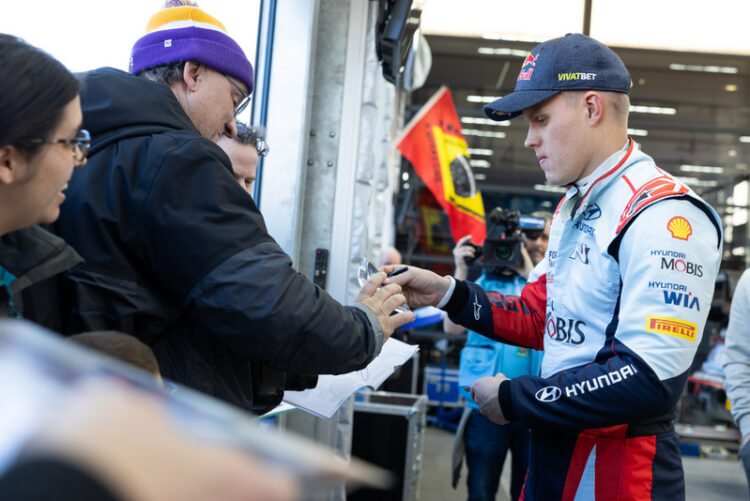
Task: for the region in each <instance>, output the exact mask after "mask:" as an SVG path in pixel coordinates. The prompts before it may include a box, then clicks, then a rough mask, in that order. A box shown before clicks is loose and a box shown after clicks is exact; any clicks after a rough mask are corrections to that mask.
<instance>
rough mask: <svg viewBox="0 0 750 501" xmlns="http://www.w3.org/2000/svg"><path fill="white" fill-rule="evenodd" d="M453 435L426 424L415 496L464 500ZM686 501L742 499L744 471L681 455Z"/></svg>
mask: <svg viewBox="0 0 750 501" xmlns="http://www.w3.org/2000/svg"><path fill="white" fill-rule="evenodd" d="M452 447H453V434H452V433H450V432H447V431H444V430H440V429H437V428H434V427H431V426H428V427H427V428H426V430H425V439H424V453H423V456H422V458H423V460H422V461H423V462H422V474H421V476H420V483H419V486H420V487H419V499H421V500H429V501H448V500H451V501H453V500H464V499H466V466H465V465H464V468H463V471H462V475H461V480H460V483H459V485H458V488H457V489H455V490H454V489H453V488H452V487H451V480H450V479H451V473H450V459H451V449H452ZM682 461H683V467H684V468H685V483H686V487H685V490H686V494H687V496H686V497H687V501H706V500H721V501H735V500H737V501H744V500H747V499H748V489H747V483H746V480H745V474H744V472H743V471H742V469H741V467H740V465H739V463H738V462H737V461H736V459H729V460H727V459H704V458H693V457H684V458H682ZM508 464H509V462H508V461H506V467H505V468H503V475H502V477H501V479H500V491H501V492H499V493H498V496H497V501H508V499H509V497H508V486H509V483H510V475H509V468H508V466H507V465H508Z"/></svg>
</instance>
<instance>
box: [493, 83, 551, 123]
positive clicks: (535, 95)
mask: <svg viewBox="0 0 750 501" xmlns="http://www.w3.org/2000/svg"><path fill="white" fill-rule="evenodd" d="M559 93H560V91H559V90H520V91H516V92H514V93H512V94H508V95H507V96H503V97H501V98H500V99H498V100H496V101H493V102H491V103H490V104H487V105H485V106H484V108H483V109H484V114H485V115H487V117H488V118H491V119H492V120H495V121H497V122H502V121H503V120H510V119H511V118H516V117H517V116H519V115H520V114H521V113H523V110H525V109H527V108H531V107H532V106H536V105H537V104H539V103H541V102H542V101H545V100H547V99H549V98H551V97H552V96H554V95H555V94H559Z"/></svg>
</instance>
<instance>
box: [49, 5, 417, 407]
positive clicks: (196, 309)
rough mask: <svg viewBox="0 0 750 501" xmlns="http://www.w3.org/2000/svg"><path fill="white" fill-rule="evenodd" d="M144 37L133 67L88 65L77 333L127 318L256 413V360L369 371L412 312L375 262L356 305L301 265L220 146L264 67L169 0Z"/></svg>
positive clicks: (189, 374) (77, 227) (71, 289)
mask: <svg viewBox="0 0 750 501" xmlns="http://www.w3.org/2000/svg"><path fill="white" fill-rule="evenodd" d="M146 30H147V32H146V34H145V35H143V36H142V37H141V38H140V39H138V40H137V41H136V43H135V45H134V46H133V51H132V55H131V61H130V73H132V75H129V74H128V73H125V72H122V71H118V70H115V69H112V68H102V69H98V70H93V71H90V72H88V73H85V74H83V75H82V80H83V86H82V87H83V89H84V90H83V92H82V96H81V102H82V109H83V123H84V126H85V127H87V128H88V129H89V130H90V131H91V135H92V136H93V137H94V139H93V141H92V144H91V150H90V153H89V158H88V165H89V167H90V168H89V169H88V171H87V172H86V173H85V174H84V175H81V176H77V175H74V176H73V177H72V179H71V180H70V186H69V189H68V191H67V201H66V203H65V205H64V206H63V209H62V213H61V216H60V220H59V224H58V225H57V226H56V231H57V233H58V234H59V235H60V236H62V237H63V238H64V239H65V240H66V241H68V242H69V243H70V244H71V245H72V246H74V247H75V248H76V249H77V250H78V251H79V253H80V254H81V256H82V257H83V258H84V259H85V263H84V264H82V265H81V266H79V267H77V268H75V269H73V270H71V271H70V272H69V273H67V274H65V276H64V280H63V283H62V284H61V286H62V287H63V290H64V291H66V293H65V295H64V298H65V300H66V302H67V304H65V305H64V306H63V312H64V314H65V318H64V321H63V322H62V326H61V329H62V330H63V332H64V333H65V334H75V333H78V332H83V331H89V330H117V331H122V332H125V333H127V334H131V335H134V336H136V337H137V338H139V339H140V340H142V341H143V342H144V343H146V344H147V345H148V346H150V347H151V349H152V350H153V351H154V353H155V355H156V358H157V360H158V362H159V367H160V369H161V372H162V375H163V376H164V378H165V379H169V380H172V381H175V382H177V383H181V384H184V385H187V386H190V387H192V388H195V389H197V390H199V391H202V392H204V393H207V394H210V395H213V396H215V397H217V398H220V399H223V400H225V401H227V402H230V403H233V404H236V405H238V406H241V407H244V408H246V409H251V408H252V405H253V383H254V382H253V381H252V377H251V373H252V367H251V365H253V364H263V365H267V366H270V367H271V368H273V369H277V370H281V371H293V372H296V373H301V374H310V375H313V374H320V373H324V374H328V373H334V374H336V373H346V372H350V371H353V370H357V369H361V368H364V367H365V366H367V364H368V363H369V362H370V361H371V360H372V359H373V358H374V357H375V356H376V355H377V354H378V353H379V352H380V349H381V347H382V344H383V342H384V341H385V340H386V339H387V338H388V337H389V336H390V335H391V333H392V332H393V329H395V328H396V327H398V326H400V325H402V324H403V323H405V322H408V321H411V319H413V314H412V313H398V314H396V315H393V316H389V314H390V313H391V312H392V311H393V310H394V309H395V308H396V307H397V306H398V305H399V304H401V303H403V301H404V297H403V296H401V295H400V294H399V290H400V287H399V286H397V285H392V286H388V287H381V288H378V286H379V285H380V284H381V282H382V281H383V280H384V278H385V275H384V274H382V273H381V274H377V275H376V276H375V277H373V279H372V280H371V281H370V282H368V283H367V284H366V285H365V286H364V287H363V289H362V292H361V294H360V296H359V298H358V299H357V300H356V301H355V303H354V305H353V306H342V305H341V304H339V303H338V302H336V301H335V300H334V299H332V298H331V297H330V296H329V295H328V294H327V293H326V292H325V291H323V290H321V289H320V288H319V287H317V286H316V285H314V284H313V283H312V282H310V281H309V280H307V279H306V278H305V277H304V276H303V275H302V274H300V273H298V272H297V271H295V270H294V268H293V267H292V261H291V259H290V257H289V256H288V255H286V254H285V253H284V251H283V250H282V249H281V248H280V247H279V246H278V244H277V243H276V242H275V241H274V240H273V238H272V237H271V236H270V235H269V234H268V232H267V230H266V226H265V223H264V221H263V217H262V216H261V214H260V212H259V211H258V208H257V207H256V205H255V204H254V203H253V201H252V199H251V198H250V197H248V196H247V193H246V192H245V191H244V190H242V189H241V188H240V187H239V186H238V185H237V182H236V181H235V178H234V175H233V173H232V166H231V164H230V160H229V158H228V157H227V155H226V154H225V153H224V152H223V151H222V149H221V148H220V147H219V146H217V145H216V141H218V140H219V138H220V137H221V136H222V135H225V136H227V137H229V138H233V137H234V136H235V135H236V133H237V131H236V126H235V116H236V115H237V114H238V113H239V112H241V111H242V109H243V108H244V107H245V106H246V105H247V102H248V100H249V94H250V93H251V92H252V90H253V69H252V66H251V64H250V62H249V61H248V60H247V58H246V57H245V55H244V53H243V52H242V49H241V48H240V47H239V46H238V45H237V43H236V42H235V41H234V40H232V38H230V37H229V36H228V35H227V33H226V30H225V29H224V26H223V25H222V24H221V23H220V22H219V21H218V20H217V19H215V18H214V17H212V16H210V15H209V14H207V13H206V12H204V11H203V10H200V9H199V8H197V7H196V6H194V5H192V4H190V5H185V4H184V3H183V2H179V1H174V0H172V1H170V2H168V5H167V8H165V9H163V10H161V11H159V12H157V13H156V14H155V15H154V16H153V17H151V19H150V20H149V22H148V25H147V29H146Z"/></svg>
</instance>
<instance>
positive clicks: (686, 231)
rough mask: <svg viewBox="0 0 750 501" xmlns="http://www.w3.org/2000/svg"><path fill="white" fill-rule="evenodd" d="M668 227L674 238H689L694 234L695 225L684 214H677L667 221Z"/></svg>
mask: <svg viewBox="0 0 750 501" xmlns="http://www.w3.org/2000/svg"><path fill="white" fill-rule="evenodd" d="M667 229H668V230H669V232H670V233H671V234H672V238H677V239H679V240H687V239H688V238H690V235H692V234H693V227H692V226H690V222H688V220H687V219H685V218H684V217H682V216H675V217H673V218H672V219H670V220H669V222H668V223H667Z"/></svg>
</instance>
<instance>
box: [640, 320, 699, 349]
mask: <svg viewBox="0 0 750 501" xmlns="http://www.w3.org/2000/svg"><path fill="white" fill-rule="evenodd" d="M646 332H653V333H654V334H667V335H669V336H675V337H680V338H682V339H687V340H688V341H692V342H693V343H694V342H695V337H696V334H697V333H698V326H697V325H696V324H694V323H692V322H688V321H686V320H680V319H677V318H670V317H657V316H654V315H646Z"/></svg>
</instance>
